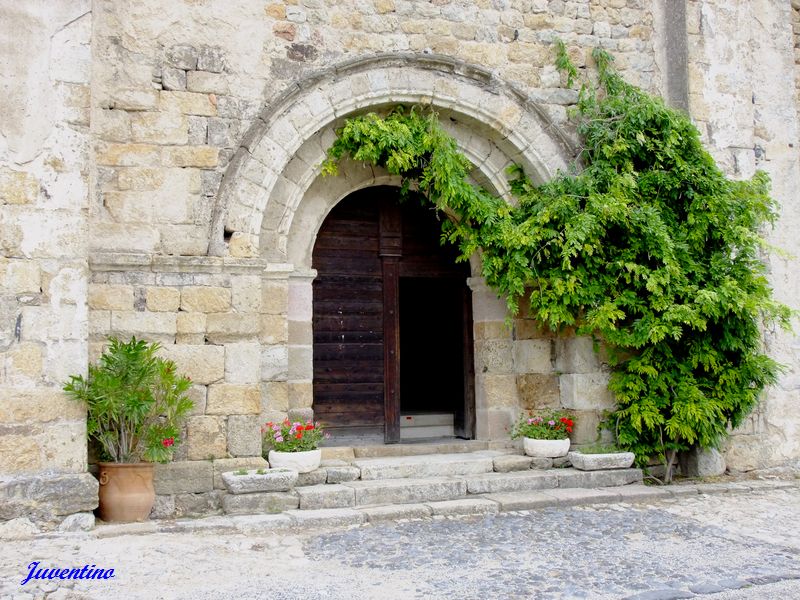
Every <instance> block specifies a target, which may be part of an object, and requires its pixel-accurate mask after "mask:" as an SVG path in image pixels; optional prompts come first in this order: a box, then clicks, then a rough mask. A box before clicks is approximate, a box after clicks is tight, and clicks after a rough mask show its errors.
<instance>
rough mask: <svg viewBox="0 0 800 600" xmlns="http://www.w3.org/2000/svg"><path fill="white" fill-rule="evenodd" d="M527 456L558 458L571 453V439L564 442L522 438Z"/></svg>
mask: <svg viewBox="0 0 800 600" xmlns="http://www.w3.org/2000/svg"><path fill="white" fill-rule="evenodd" d="M522 444H523V446H524V448H525V454H527V455H528V456H537V457H539V458H558V457H559V456H566V455H567V452H569V438H566V439H563V440H534V439H533V438H527V437H526V438H522Z"/></svg>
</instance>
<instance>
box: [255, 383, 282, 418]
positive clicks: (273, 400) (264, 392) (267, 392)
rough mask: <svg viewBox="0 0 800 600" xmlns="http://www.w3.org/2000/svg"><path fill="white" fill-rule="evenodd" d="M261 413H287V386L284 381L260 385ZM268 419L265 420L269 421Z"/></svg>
mask: <svg viewBox="0 0 800 600" xmlns="http://www.w3.org/2000/svg"><path fill="white" fill-rule="evenodd" d="M261 403H262V409H263V411H270V412H282V413H288V411H289V384H288V383H287V382H285V381H268V382H266V383H262V384H261ZM269 420H270V419H266V420H265V422H266V421H269Z"/></svg>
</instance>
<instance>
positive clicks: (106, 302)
mask: <svg viewBox="0 0 800 600" xmlns="http://www.w3.org/2000/svg"><path fill="white" fill-rule="evenodd" d="M89 308H91V309H94V310H125V311H131V310H133V286H130V285H107V284H99V283H90V284H89Z"/></svg>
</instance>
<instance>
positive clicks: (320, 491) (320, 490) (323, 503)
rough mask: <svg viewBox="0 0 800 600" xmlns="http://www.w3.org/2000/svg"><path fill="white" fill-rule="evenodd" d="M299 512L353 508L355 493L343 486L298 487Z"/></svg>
mask: <svg viewBox="0 0 800 600" xmlns="http://www.w3.org/2000/svg"><path fill="white" fill-rule="evenodd" d="M296 492H297V495H298V496H299V497H300V509H301V510H317V509H320V508H347V507H350V506H355V492H354V491H353V489H352V488H349V487H345V486H343V485H336V484H334V485H328V484H324V485H309V486H304V487H298V488H297V490H296Z"/></svg>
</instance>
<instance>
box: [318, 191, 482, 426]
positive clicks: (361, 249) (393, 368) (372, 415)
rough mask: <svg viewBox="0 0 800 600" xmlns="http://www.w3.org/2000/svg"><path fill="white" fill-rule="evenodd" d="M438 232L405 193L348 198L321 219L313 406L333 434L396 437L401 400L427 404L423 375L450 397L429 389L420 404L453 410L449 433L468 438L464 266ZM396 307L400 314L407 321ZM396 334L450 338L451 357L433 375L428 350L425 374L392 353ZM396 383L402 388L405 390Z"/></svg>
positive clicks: (397, 345)
mask: <svg viewBox="0 0 800 600" xmlns="http://www.w3.org/2000/svg"><path fill="white" fill-rule="evenodd" d="M440 235H441V234H440V224H439V223H438V222H437V220H436V217H435V214H434V212H433V211H432V210H430V209H428V208H424V207H422V206H421V204H420V202H419V201H418V199H414V198H412V199H409V200H408V201H407V202H405V203H403V204H400V203H398V190H397V189H396V188H389V187H375V188H369V189H367V190H362V191H360V192H356V193H354V194H352V195H351V196H349V197H348V198H346V199H345V200H343V201H342V202H340V203H339V204H338V205H337V206H336V207H335V208H334V209H333V210H332V211H331V213H330V214H329V215H328V217H327V219H326V220H325V222H324V223H323V225H322V227H321V229H320V231H319V233H318V235H317V241H316V244H315V246H314V253H313V267H314V268H315V269H317V273H318V274H317V277H316V279H315V281H314V315H313V329H314V412H315V417H316V418H317V419H319V420H321V421H323V422H324V423H326V424H327V425H328V427H329V428H331V429H332V430H333V432H334V435H336V434H337V433H339V434H342V435H364V436H375V435H376V434H382V435H383V437H384V441H386V442H397V441H399V439H400V414H401V411H403V405H404V400H403V399H404V398H406V400H405V403H406V405H407V406H408V407H412V406H413V407H414V410H417V409H419V404H420V402H424V401H426V400H425V399H424V398H420V397H419V396H418V394H419V392H418V390H419V389H422V388H424V387H425V381H426V380H428V381H433V382H435V383H436V384H439V387H443V388H447V389H448V393H449V395H450V397H451V401H450V402H449V404H448V403H444V404H443V402H444V401H443V400H442V397H443V395H442V394H441V393H436V394H433V396H432V397H433V398H434V399H433V400H430V401H429V402H432V403H433V404H436V403H437V402H438V403H439V404H437V405H436V406H433V405H431V406H428V408H430V409H431V410H439V411H442V412H452V413H453V414H454V415H455V421H456V432H457V434H458V435H460V436H462V437H468V438H469V437H472V435H473V432H474V400H473V383H472V381H473V378H472V338H471V333H472V318H471V312H470V302H469V299H470V296H469V292H468V290H467V289H466V278H467V276H468V275H469V269H468V268H467V267H466V265H464V264H456V262H455V257H456V256H457V253H456V252H455V250H453V249H452V248H448V247H442V246H441V245H440V244H439V241H438V240H439V236H440ZM401 290H402V294H401ZM401 296H402V302H401ZM428 303H429V304H428ZM404 307H405V309H404ZM426 309H427V310H428V313H423V312H422V311H424V310H426ZM403 310H406V312H408V313H409V314H408V315H407V318H406V319H404V318H403V314H402V311H403ZM415 311H417V312H416V313H415ZM415 314H416V315H420V316H421V315H423V314H424V315H425V319H422V318H416V317H415ZM437 314H439V315H445V316H447V317H448V319H446V320H447V322H448V325H447V327H442V326H439V325H440V324H439V323H437V321H436V315H437ZM426 319H427V320H426ZM454 323H455V325H454ZM404 330H405V331H406V336H407V337H408V338H409V339H410V340H412V339H414V338H415V337H420V336H425V335H427V336H433V337H431V338H430V339H431V340H436V341H437V342H441V341H442V340H440V339H439V338H438V337H436V336H440V337H441V336H445V337H446V338H447V339H451V340H452V342H451V343H450V344H449V345H447V344H445V346H443V348H446V349H447V352H449V353H450V354H452V356H450V355H448V356H449V358H451V359H453V357H455V358H454V359H453V360H450V361H449V362H448V361H445V360H439V361H437V362H438V363H440V366H441V368H440V371H439V372H438V376H436V377H434V376H433V373H434V372H435V371H432V370H431V369H430V364H429V363H430V362H433V361H436V359H437V357H436V356H433V357H430V358H429V359H427V360H428V364H427V365H426V369H424V370H423V369H422V368H420V367H419V365H421V364H424V362H423V361H424V360H426V358H425V356H421V357H420V356H416V355H412V356H408V357H406V358H405V359H404V358H403V356H401V348H402V347H403V344H402V338H403V331H404ZM448 332H449V333H448ZM431 345H432V344H431ZM440 345H441V344H440ZM417 348H423V349H424V345H423V346H420V345H418V346H417ZM443 351H444V350H443ZM416 352H417V351H415V353H416ZM439 354H441V352H440V353H439ZM403 365H408V369H403ZM423 371H424V372H423ZM448 381H449V382H450V383H449V384H448ZM401 382H406V383H405V384H404V385H405V386H406V387H407V388H408V394H406V395H405V396H404V395H403V385H401ZM443 382H444V383H443ZM430 387H432V388H433V387H436V386H433V385H432V386H430ZM437 389H438V388H437ZM452 398H456V399H455V400H452Z"/></svg>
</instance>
